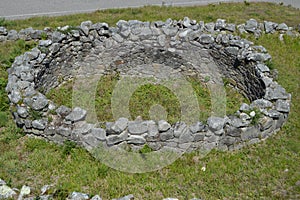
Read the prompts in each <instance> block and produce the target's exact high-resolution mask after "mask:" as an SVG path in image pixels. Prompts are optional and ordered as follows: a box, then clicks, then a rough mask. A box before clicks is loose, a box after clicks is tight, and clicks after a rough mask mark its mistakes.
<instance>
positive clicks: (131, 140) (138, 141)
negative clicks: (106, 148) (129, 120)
mask: <svg viewBox="0 0 300 200" xmlns="http://www.w3.org/2000/svg"><path fill="white" fill-rule="evenodd" d="M127 143H128V144H135V145H142V144H145V143H146V139H145V138H144V137H143V136H139V135H131V136H129V137H128V138H127Z"/></svg>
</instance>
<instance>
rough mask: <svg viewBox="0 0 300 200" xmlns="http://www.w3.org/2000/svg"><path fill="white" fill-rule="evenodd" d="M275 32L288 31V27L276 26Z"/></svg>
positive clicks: (282, 24)
mask: <svg viewBox="0 0 300 200" xmlns="http://www.w3.org/2000/svg"><path fill="white" fill-rule="evenodd" d="M276 30H278V31H288V30H289V27H288V26H287V25H286V24H285V23H281V24H278V26H277V27H276Z"/></svg>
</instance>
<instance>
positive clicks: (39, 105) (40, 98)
mask: <svg viewBox="0 0 300 200" xmlns="http://www.w3.org/2000/svg"><path fill="white" fill-rule="evenodd" d="M24 102H25V103H26V104H27V105H28V106H30V107H31V108H32V109H33V110H37V111H38V110H42V109H43V108H45V107H46V106H47V105H48V103H49V101H48V99H47V98H46V97H45V96H44V95H42V94H41V93H38V94H37V95H35V96H33V97H32V98H31V99H28V101H25V100H24Z"/></svg>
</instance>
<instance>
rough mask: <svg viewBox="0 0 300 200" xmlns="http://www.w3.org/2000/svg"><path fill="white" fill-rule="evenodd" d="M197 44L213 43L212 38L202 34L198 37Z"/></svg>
mask: <svg viewBox="0 0 300 200" xmlns="http://www.w3.org/2000/svg"><path fill="white" fill-rule="evenodd" d="M199 42H200V43H201V44H211V43H213V42H214V38H213V37H212V36H211V35H209V34H202V35H201V36H200V37H199Z"/></svg>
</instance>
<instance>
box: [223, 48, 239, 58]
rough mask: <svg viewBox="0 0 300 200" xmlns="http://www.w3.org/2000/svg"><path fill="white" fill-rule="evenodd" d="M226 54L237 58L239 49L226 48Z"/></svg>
mask: <svg viewBox="0 0 300 200" xmlns="http://www.w3.org/2000/svg"><path fill="white" fill-rule="evenodd" d="M225 51H226V53H228V54H229V55H234V56H237V55H238V53H239V48H238V47H226V48H225Z"/></svg>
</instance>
